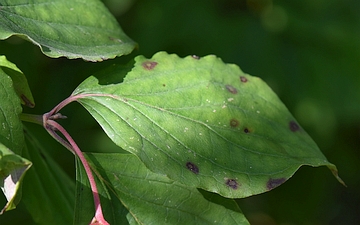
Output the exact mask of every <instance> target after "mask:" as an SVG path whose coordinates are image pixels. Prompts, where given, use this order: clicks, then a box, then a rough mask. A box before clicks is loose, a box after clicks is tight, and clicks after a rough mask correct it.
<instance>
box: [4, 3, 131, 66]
mask: <svg viewBox="0 0 360 225" xmlns="http://www.w3.org/2000/svg"><path fill="white" fill-rule="evenodd" d="M0 19H1V21H2V23H1V24H0V39H6V38H8V37H10V36H12V35H17V36H20V37H22V38H25V39H27V40H29V41H31V42H32V43H34V44H36V45H38V46H39V47H40V49H41V51H42V52H43V53H44V54H45V55H47V56H49V57H53V58H57V57H61V56H66V57H68V58H70V59H73V58H83V59H85V60H88V61H102V60H105V59H109V58H114V57H116V56H121V55H124V54H128V53H130V52H131V51H132V50H133V49H134V47H135V43H134V42H133V41H132V40H131V39H130V38H129V37H127V36H126V35H125V34H124V32H123V31H122V30H121V28H120V26H119V25H118V23H117V21H116V19H115V18H114V17H113V16H112V15H111V14H110V13H109V11H108V10H107V8H106V7H105V6H104V5H103V3H102V2H101V1H98V0H87V1H79V0H75V1H73V0H61V1H44V0H35V1H31V3H30V2H26V3H24V2H23V1H19V0H15V1H3V0H1V1H0Z"/></svg>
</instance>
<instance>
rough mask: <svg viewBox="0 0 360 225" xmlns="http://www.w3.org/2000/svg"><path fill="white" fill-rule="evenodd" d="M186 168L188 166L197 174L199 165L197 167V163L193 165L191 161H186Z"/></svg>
mask: <svg viewBox="0 0 360 225" xmlns="http://www.w3.org/2000/svg"><path fill="white" fill-rule="evenodd" d="M186 168H188V169H189V170H190V171H191V172H193V173H195V174H198V173H199V167H197V165H195V164H194V163H192V162H187V163H186Z"/></svg>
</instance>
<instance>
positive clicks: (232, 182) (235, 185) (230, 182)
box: [225, 179, 239, 190]
mask: <svg viewBox="0 0 360 225" xmlns="http://www.w3.org/2000/svg"><path fill="white" fill-rule="evenodd" d="M225 184H226V186H228V187H230V188H232V189H234V190H236V189H238V187H239V184H238V182H237V181H236V180H234V179H226V181H225Z"/></svg>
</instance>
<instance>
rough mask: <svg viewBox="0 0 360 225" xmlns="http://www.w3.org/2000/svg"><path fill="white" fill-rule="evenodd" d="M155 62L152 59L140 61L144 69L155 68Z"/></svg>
mask: <svg viewBox="0 0 360 225" xmlns="http://www.w3.org/2000/svg"><path fill="white" fill-rule="evenodd" d="M157 64H158V63H157V62H152V61H146V62H143V63H142V66H143V67H144V68H145V69H146V70H152V69H154V68H155V66H156V65H157Z"/></svg>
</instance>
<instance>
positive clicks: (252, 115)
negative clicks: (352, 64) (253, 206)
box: [73, 52, 341, 198]
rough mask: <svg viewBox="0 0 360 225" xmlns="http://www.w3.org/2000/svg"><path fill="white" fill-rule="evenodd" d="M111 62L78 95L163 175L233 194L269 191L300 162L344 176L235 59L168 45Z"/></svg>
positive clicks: (121, 142) (118, 137)
mask: <svg viewBox="0 0 360 225" xmlns="http://www.w3.org/2000/svg"><path fill="white" fill-rule="evenodd" d="M131 67H132V68H131ZM129 68H131V69H129ZM112 69H113V70H112V71H111V69H108V70H107V71H106V72H105V73H104V74H101V73H100V74H97V75H95V76H91V77H89V78H88V79H86V80H85V81H84V82H83V83H82V84H80V86H79V87H78V88H77V89H76V90H75V91H74V92H73V97H74V98H76V99H77V100H78V101H79V102H80V103H81V104H82V105H83V106H84V107H85V108H86V109H87V110H88V111H89V112H90V113H91V114H92V116H93V117H94V118H95V119H96V120H97V121H98V123H99V124H100V125H101V126H102V128H103V129H104V131H105V132H106V133H107V135H108V136H109V137H110V138H111V139H112V140H113V141H114V142H115V143H116V144H117V145H119V146H120V147H121V148H123V149H125V150H127V151H129V152H131V153H133V154H135V155H137V156H138V157H139V158H140V160H141V161H142V162H143V163H144V164H145V165H146V166H147V167H148V168H149V169H150V170H151V171H153V172H155V173H158V174H164V175H167V176H168V177H169V178H170V179H172V180H175V181H179V182H181V183H183V184H186V185H189V186H191V187H197V188H202V189H204V190H207V191H210V192H215V193H219V194H220V195H222V196H225V197H231V198H241V197H246V196H250V195H254V194H258V193H262V192H265V191H269V190H271V189H273V188H275V187H277V186H279V185H280V184H282V183H284V182H285V181H286V180H288V179H289V178H290V177H291V176H292V175H293V174H294V173H295V171H296V170H297V169H298V168H299V167H300V166H302V165H310V166H323V165H324V166H327V167H329V168H330V169H331V170H332V171H333V173H334V174H335V175H336V176H337V170H336V167H335V166H334V165H333V164H331V163H329V162H328V161H327V159H326V158H325V156H324V155H323V154H322V153H321V151H320V150H319V148H318V147H317V145H316V144H315V143H314V141H313V140H312V139H311V138H310V137H309V135H308V134H307V133H306V132H305V131H304V129H303V128H302V127H301V126H300V125H299V124H298V122H297V121H296V119H295V118H294V117H293V116H292V115H291V113H290V112H289V111H288V109H287V108H286V107H285V105H284V104H283V103H282V102H281V101H280V100H279V98H278V97H277V95H276V94H275V93H274V92H273V91H272V90H271V89H270V88H269V87H268V86H267V85H266V83H265V82H263V81H262V80H261V79H260V78H257V77H253V76H250V75H248V74H245V73H243V72H242V71H241V70H240V68H239V67H238V66H236V65H233V64H225V63H224V62H223V61H222V60H221V59H219V58H217V57H215V56H213V55H210V56H206V57H203V58H199V57H195V56H189V57H186V58H184V59H182V58H179V57H178V56H176V55H169V54H167V53H165V52H160V53H157V54H155V55H154V56H153V57H152V58H151V59H147V58H145V57H142V56H139V57H137V58H136V59H135V63H134V65H132V66H131V65H130V66H129V67H128V68H122V67H118V66H114V67H112ZM125 73H127V75H126V77H125V79H124V80H123V75H124V74H125ZM122 81H123V82H122ZM339 181H341V180H340V178H339Z"/></svg>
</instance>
